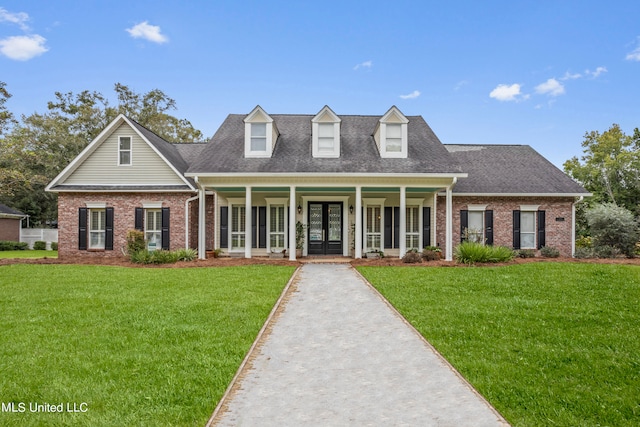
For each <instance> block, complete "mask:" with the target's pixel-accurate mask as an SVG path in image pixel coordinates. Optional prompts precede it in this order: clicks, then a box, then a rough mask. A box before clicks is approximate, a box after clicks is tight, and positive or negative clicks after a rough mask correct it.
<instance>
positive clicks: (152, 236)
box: [144, 208, 162, 249]
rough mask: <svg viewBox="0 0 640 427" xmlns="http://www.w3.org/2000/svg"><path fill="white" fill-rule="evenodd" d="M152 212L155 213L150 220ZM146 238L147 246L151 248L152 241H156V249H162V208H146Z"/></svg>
mask: <svg viewBox="0 0 640 427" xmlns="http://www.w3.org/2000/svg"><path fill="white" fill-rule="evenodd" d="M150 214H151V215H153V220H152V221H149V215H150ZM149 222H153V224H150V223H149ZM144 240H145V242H146V244H147V248H150V244H151V243H155V249H162V209H161V208H151V209H149V208H146V209H145V210H144ZM151 248H153V247H151Z"/></svg>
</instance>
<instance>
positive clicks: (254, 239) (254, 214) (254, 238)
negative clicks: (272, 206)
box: [251, 206, 258, 248]
mask: <svg viewBox="0 0 640 427" xmlns="http://www.w3.org/2000/svg"><path fill="white" fill-rule="evenodd" d="M251 247H252V248H257V247H258V207H257V206H252V207H251Z"/></svg>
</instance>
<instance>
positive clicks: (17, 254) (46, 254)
mask: <svg viewBox="0 0 640 427" xmlns="http://www.w3.org/2000/svg"><path fill="white" fill-rule="evenodd" d="M3 258H8V259H12V258H58V251H31V250H29V251H0V259H3Z"/></svg>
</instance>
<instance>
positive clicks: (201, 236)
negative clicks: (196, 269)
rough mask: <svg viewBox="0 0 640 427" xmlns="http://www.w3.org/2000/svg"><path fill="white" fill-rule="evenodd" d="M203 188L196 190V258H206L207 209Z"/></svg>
mask: <svg viewBox="0 0 640 427" xmlns="http://www.w3.org/2000/svg"><path fill="white" fill-rule="evenodd" d="M205 199H206V197H205V191H204V188H201V189H199V190H198V258H199V259H206V258H207V218H206V216H207V209H206V208H205V205H204V203H205Z"/></svg>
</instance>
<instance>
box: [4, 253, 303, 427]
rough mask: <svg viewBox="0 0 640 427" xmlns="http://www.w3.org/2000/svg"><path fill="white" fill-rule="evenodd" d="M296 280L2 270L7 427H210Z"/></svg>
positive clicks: (265, 274) (218, 273)
mask: <svg viewBox="0 0 640 427" xmlns="http://www.w3.org/2000/svg"><path fill="white" fill-rule="evenodd" d="M293 270H294V268H293V267H278V266H250V267H227V268H184V269H181V268H167V269H141V268H119V267H100V266H71V265H9V266H2V267H0V373H2V374H1V375H0V401H1V402H3V404H7V403H8V402H14V403H15V408H16V409H18V408H19V404H20V403H24V404H25V406H26V411H25V412H23V413H10V412H7V411H3V412H0V425H38V426H39V425H71V424H73V425H86V426H89V425H90V426H99V425H115V426H133V425H162V426H171V425H179V426H183V425H198V426H201V425H204V424H205V423H206V421H207V419H208V417H209V416H210V415H211V413H212V412H213V410H214V409H215V406H216V404H217V402H218V401H219V399H220V398H221V396H222V394H223V393H224V391H225V389H226V387H227V386H228V384H229V383H230V381H231V379H232V378H233V375H234V374H235V372H236V370H237V368H238V366H239V365H240V363H241V361H242V359H243V358H244V356H245V354H246V352H247V351H248V349H249V347H250V346H251V344H252V342H253V340H254V339H255V337H256V335H257V333H258V331H259V330H260V328H261V326H262V325H263V323H264V321H265V319H266V317H267V315H268V314H269V312H270V311H271V309H272V307H273V305H274V303H275V302H276V300H277V299H278V297H279V295H280V293H281V292H282V290H283V288H284V286H285V284H286V283H287V281H288V279H289V277H290V276H291V274H292V273H293ZM30 403H34V404H35V403H39V404H43V403H49V404H51V405H57V404H60V403H64V404H65V408H66V404H67V403H70V404H71V405H72V406H71V408H73V404H76V405H77V407H78V408H82V409H86V412H84V413H82V412H80V413H63V414H58V413H31V412H30V409H29V404H30ZM82 403H86V406H81V404H82Z"/></svg>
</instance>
